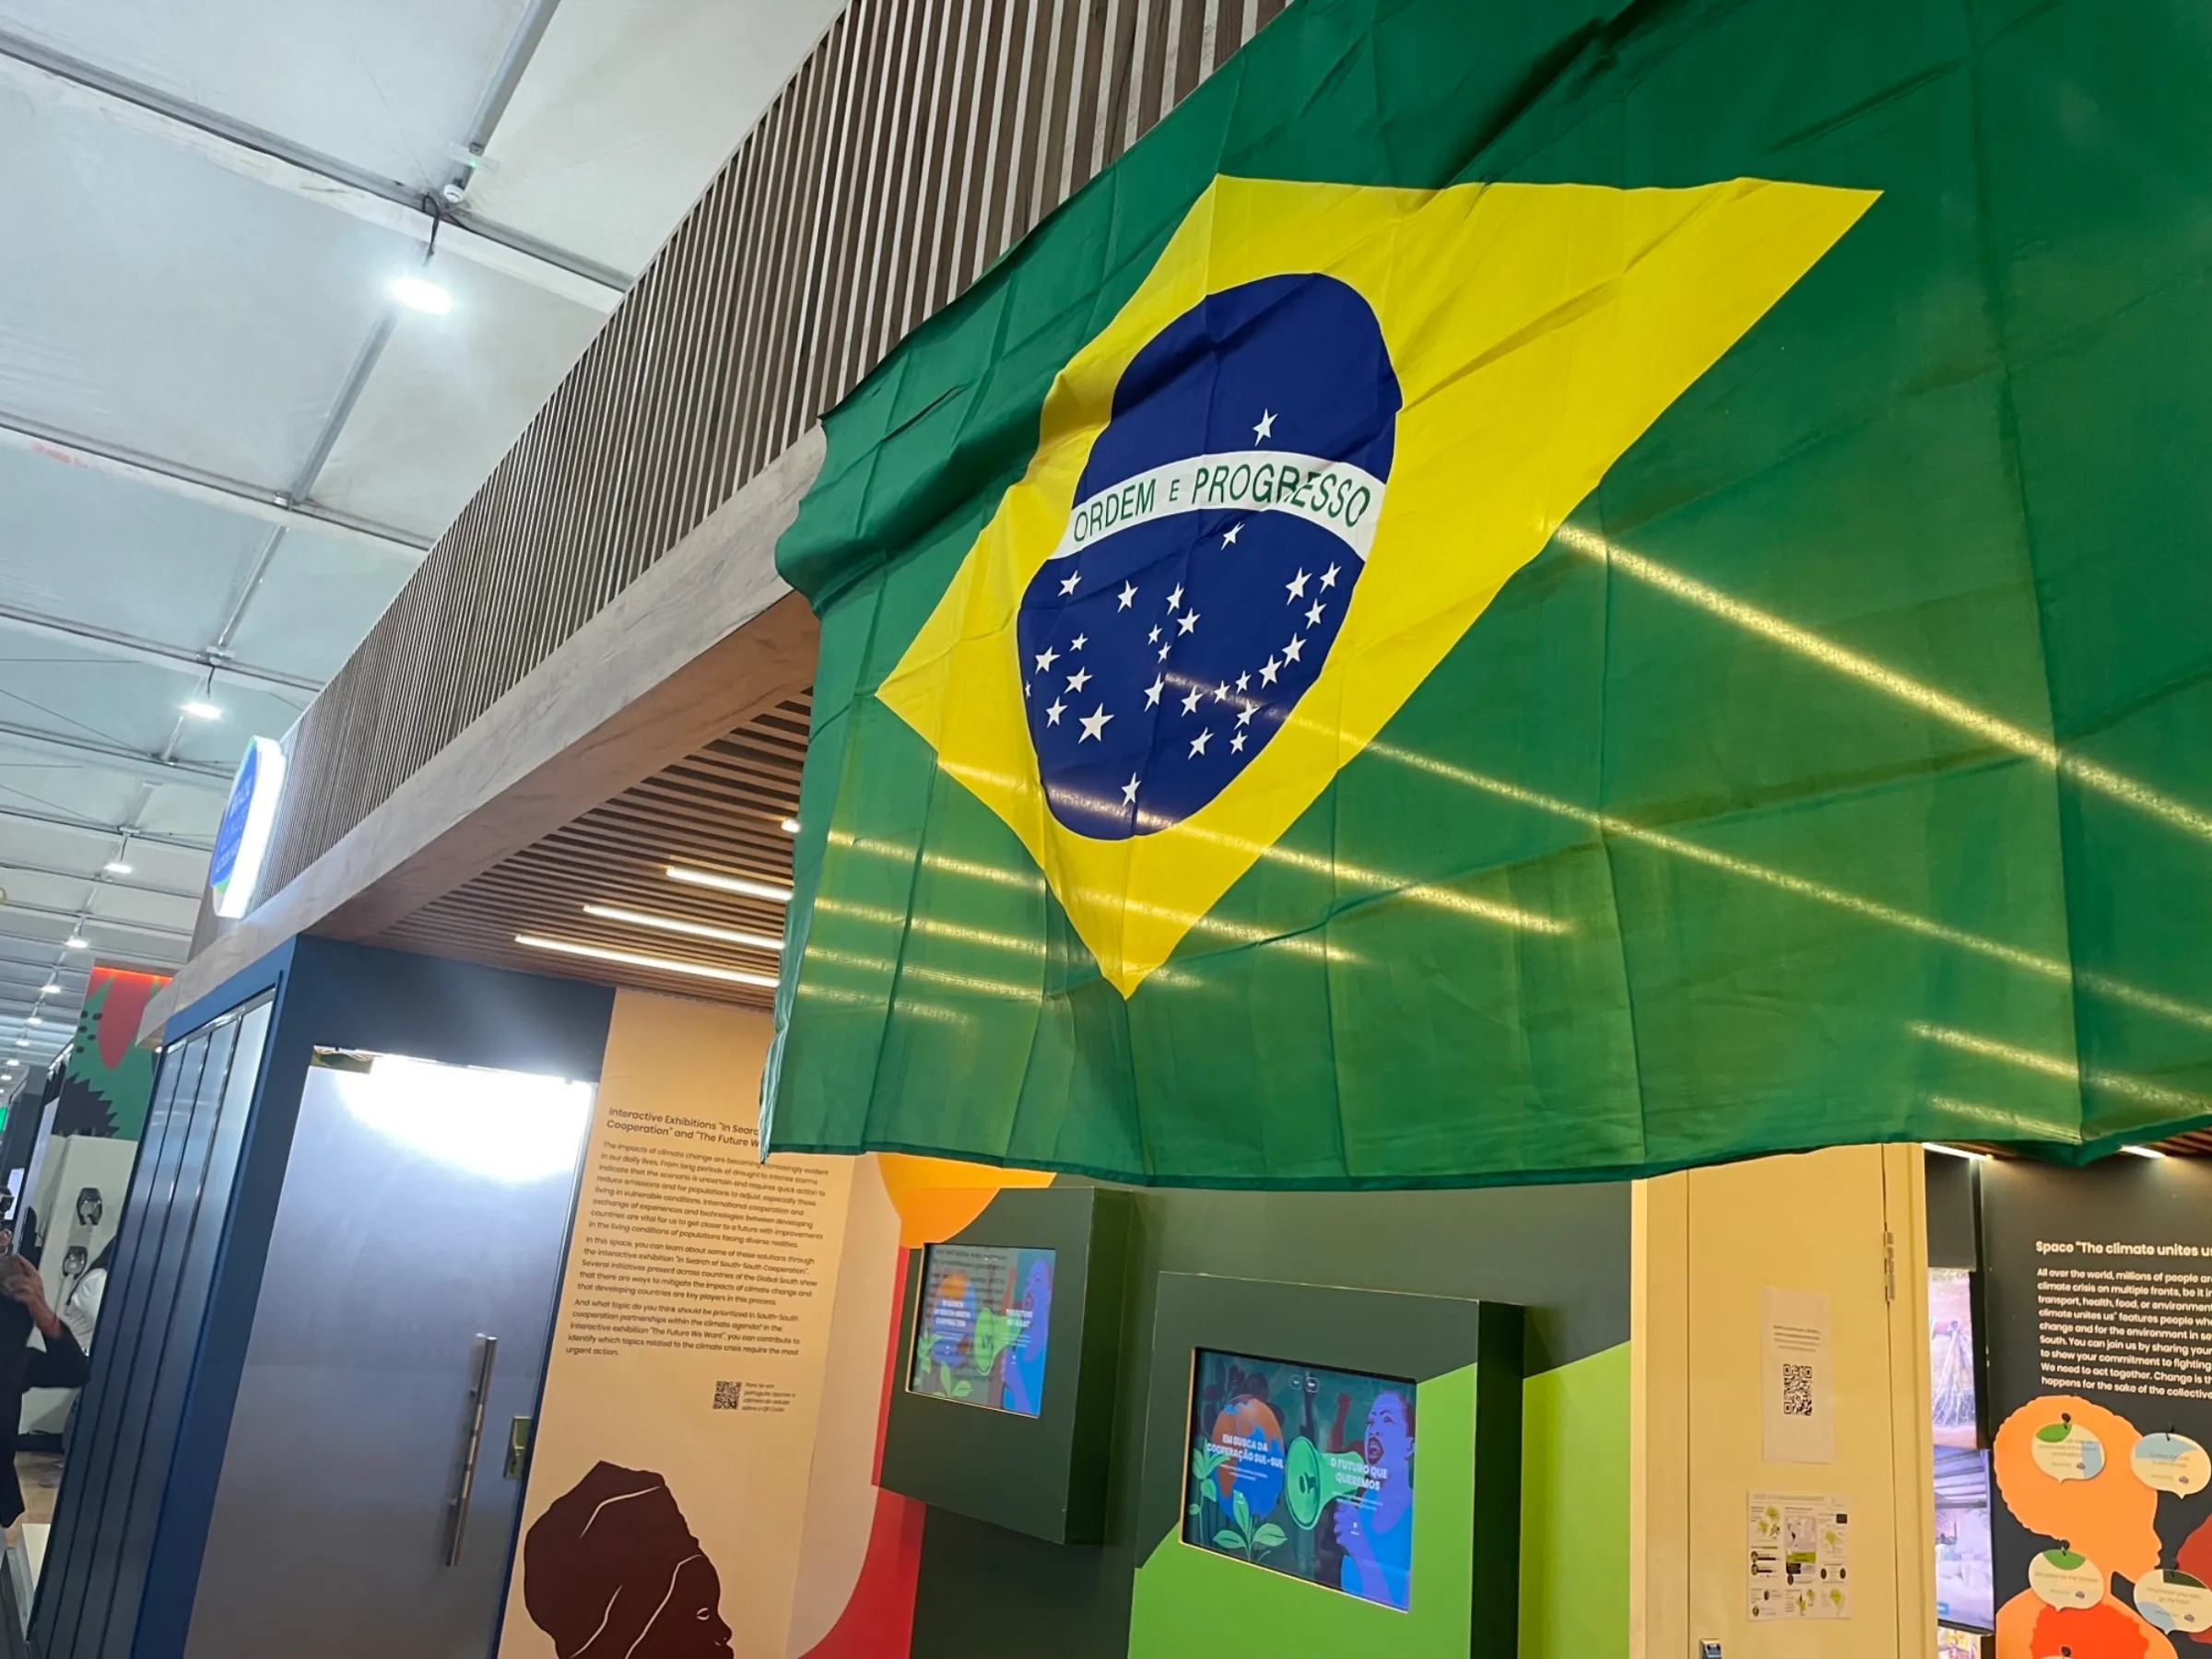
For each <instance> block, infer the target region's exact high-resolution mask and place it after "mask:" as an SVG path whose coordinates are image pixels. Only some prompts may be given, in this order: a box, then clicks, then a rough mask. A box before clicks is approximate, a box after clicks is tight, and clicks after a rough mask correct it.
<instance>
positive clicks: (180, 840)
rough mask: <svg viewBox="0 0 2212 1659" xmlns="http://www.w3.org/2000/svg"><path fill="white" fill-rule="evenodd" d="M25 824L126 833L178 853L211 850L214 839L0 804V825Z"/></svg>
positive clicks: (112, 836) (104, 835) (115, 835)
mask: <svg viewBox="0 0 2212 1659" xmlns="http://www.w3.org/2000/svg"><path fill="white" fill-rule="evenodd" d="M5 824H29V825H32V826H34V827H35V828H37V829H41V830H62V831H64V832H65V833H66V834H71V835H90V836H97V837H99V838H100V840H101V841H118V840H121V839H122V838H124V837H125V836H127V837H129V838H130V839H131V840H132V841H138V842H142V843H143V844H145V845H147V846H149V847H171V848H173V849H175V850H176V851H177V852H179V853H212V852H213V851H214V850H215V842H214V841H213V840H211V839H203V838H200V837H196V836H190V835H166V834H163V833H161V832H160V831H159V830H134V829H132V828H131V827H130V826H129V825H128V824H102V823H99V822H97V821H95V820H94V819H91V818H65V817H63V816H62V815H61V814H59V813H47V812H26V811H25V810H24V809H23V808H22V807H20V806H0V825H5Z"/></svg>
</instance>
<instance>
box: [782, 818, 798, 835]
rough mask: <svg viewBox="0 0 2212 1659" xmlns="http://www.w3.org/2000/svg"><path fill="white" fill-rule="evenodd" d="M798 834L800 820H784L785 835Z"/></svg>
mask: <svg viewBox="0 0 2212 1659" xmlns="http://www.w3.org/2000/svg"><path fill="white" fill-rule="evenodd" d="M798 832H799V820H798V819H797V818H785V819H784V820H783V833H784V834H786V835H796V834H797V833H798Z"/></svg>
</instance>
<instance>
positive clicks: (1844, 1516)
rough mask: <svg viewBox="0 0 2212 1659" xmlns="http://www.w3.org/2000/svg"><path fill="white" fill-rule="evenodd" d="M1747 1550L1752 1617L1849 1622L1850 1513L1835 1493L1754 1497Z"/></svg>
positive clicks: (1748, 1519)
mask: <svg viewBox="0 0 2212 1659" xmlns="http://www.w3.org/2000/svg"><path fill="white" fill-rule="evenodd" d="M1746 1522H1747V1525H1746V1528H1745V1538H1744V1542H1745V1546H1746V1551H1747V1565H1748V1570H1749V1571H1748V1582H1747V1586H1746V1587H1747V1592H1748V1606H1747V1609H1746V1610H1747V1612H1748V1613H1749V1615H1750V1617H1751V1618H1754V1619H1756V1620H1758V1621H1759V1622H1761V1623H1764V1622H1766V1621H1768V1620H1770V1619H1777V1618H1850V1617H1851V1512H1850V1508H1849V1506H1848V1505H1846V1504H1845V1503H1844V1501H1843V1500H1842V1499H1841V1498H1838V1497H1836V1496H1834V1495H1833V1494H1832V1493H1816V1494H1810V1495H1807V1494H1796V1493H1789V1492H1753V1493H1752V1494H1751V1499H1750V1502H1749V1504H1748V1506H1747V1515H1746Z"/></svg>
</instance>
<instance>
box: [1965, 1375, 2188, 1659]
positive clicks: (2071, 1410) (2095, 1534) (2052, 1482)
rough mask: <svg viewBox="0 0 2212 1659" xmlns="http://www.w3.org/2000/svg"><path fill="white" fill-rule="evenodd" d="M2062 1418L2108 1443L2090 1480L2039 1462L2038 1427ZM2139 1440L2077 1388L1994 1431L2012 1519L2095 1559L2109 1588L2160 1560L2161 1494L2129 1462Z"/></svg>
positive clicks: (2034, 1404) (2029, 1407)
mask: <svg viewBox="0 0 2212 1659" xmlns="http://www.w3.org/2000/svg"><path fill="white" fill-rule="evenodd" d="M2061 1418H2071V1419H2072V1420H2073V1423H2074V1425H2075V1426H2076V1427H2077V1428H2079V1429H2086V1430H2088V1432H2090V1433H2091V1434H2093V1435H2095V1436H2096V1437H2097V1439H2098V1441H2100V1443H2101V1444H2102V1446H2103V1448H2104V1466H2103V1467H2102V1468H2101V1469H2100V1471H2099V1472H2098V1473H2097V1474H2096V1475H2095V1476H2093V1477H2090V1478H2089V1479H2087V1480H2060V1479H2057V1478H2055V1477H2053V1476H2051V1475H2048V1474H2046V1473H2044V1471H2043V1470H2042V1468H2041V1466H2039V1465H2037V1463H2036V1461H2035V1455H2034V1448H2035V1436H2036V1430H2039V1429H2042V1428H2046V1427H2049V1426H2051V1425H2053V1424H2055V1423H2057V1422H2059V1421H2060V1419H2061ZM2141 1438H2142V1435H2141V1434H2140V1433H2139V1432H2138V1431H2137V1430H2136V1426H2135V1425H2134V1424H2133V1423H2131V1422H2129V1421H2128V1420H2127V1419H2126V1418H2124V1417H2122V1416H2121V1415H2120V1414H2119V1413H2118V1412H2116V1411H2110V1410H2107V1409H2106V1408H2105V1407H2104V1406H2099V1405H2097V1404H2095V1403H2094V1402H2093V1401H2089V1400H2085V1399H2082V1398H2081V1397H2080V1396H2079V1395H2077V1394H2043V1395H2041V1396H2039V1397H2038V1398H2036V1399H2032V1400H2030V1401H2029V1402H2028V1403H2027V1404H2026V1405H2025V1406H2021V1407H2020V1408H2019V1409H2018V1411H2015V1412H2014V1413H2013V1414H2012V1415H2011V1416H2010V1417H2008V1418H2006V1419H2005V1424H2004V1427H2002V1428H2001V1429H1999V1430H1997V1438H1996V1443H1995V1449H1994V1453H1993V1462H1994V1466H1995V1469H1996V1477H1997V1491H1998V1494H1999V1495H2000V1496H2001V1497H2002V1498H2003V1499H2004V1500H2005V1507H2006V1509H2008V1510H2010V1511H2011V1512H2012V1518H2013V1519H2014V1520H2016V1521H2018V1523H2019V1524H2021V1525H2022V1526H2024V1527H2026V1528H2027V1529H2028V1530H2029V1531H2030V1532H2032V1533H2041V1534H2042V1535H2043V1536H2044V1537H2046V1538H2049V1539H2051V1540H2052V1541H2053V1543H2057V1544H2064V1545H2065V1547H2067V1548H2068V1549H2071V1550H2074V1551H2076V1552H2077V1553H2078V1554H2081V1555H2085V1556H2087V1557H2088V1558H2089V1559H2090V1560H2092V1561H2094V1562H2096V1563H2097V1565H2098V1566H2099V1567H2100V1568H2102V1569H2103V1570H2104V1571H2105V1573H2106V1575H2107V1576H2106V1583H2107V1585H2108V1587H2109V1585H2110V1583H2111V1576H2110V1575H2112V1573H2115V1572H2116V1573H2118V1574H2119V1575H2120V1576H2121V1577H2122V1578H2124V1579H2127V1580H2129V1581H2131V1582H2132V1581H2134V1580H2136V1579H2138V1578H2141V1577H2142V1576H2143V1575H2144V1574H2145V1573H2146V1572H2148V1571H2150V1570H2151V1569H2152V1568H2154V1567H2156V1566H2157V1565H2158V1564H2159V1534H2158V1526H2157V1522H2158V1512H2159V1495H2158V1493H2157V1492H2156V1491H2154V1490H2153V1489H2152V1488H2149V1487H2147V1486H2145V1485H2144V1484H2143V1483H2142V1482H2141V1481H2140V1480H2137V1479H2136V1477H2135V1476H2134V1475H2133V1473H2132V1472H2131V1471H2130V1469H2129V1467H2128V1458H2129V1454H2130V1453H2133V1452H2134V1451H2135V1449H2136V1441H2138V1440H2140V1439H2141ZM2131 1617H2132V1615H2131ZM2146 1628H2148V1627H2146ZM2169 1651H2170V1652H2171V1648H2169Z"/></svg>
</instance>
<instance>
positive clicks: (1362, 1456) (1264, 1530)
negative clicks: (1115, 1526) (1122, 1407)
mask: <svg viewBox="0 0 2212 1659" xmlns="http://www.w3.org/2000/svg"><path fill="white" fill-rule="evenodd" d="M1414 1421H1415V1389H1414V1385H1413V1384H1412V1383H1410V1382H1399V1381H1398V1380H1396V1379H1394V1378H1389V1377H1375V1376H1369V1375H1365V1374H1363V1373H1360V1372H1357V1371H1326V1370H1323V1369H1320V1368H1318V1367H1314V1366H1303V1365H1296V1364H1292V1363H1289V1362H1288V1361H1283V1360H1274V1359H1249V1358H1246V1357H1243V1356H1241V1355H1233V1354H1220V1353H1212V1352H1201V1353H1200V1354H1199V1355H1198V1356H1197V1359H1196V1362H1195V1365H1194V1369H1193V1379H1192V1390H1191V1464H1190V1473H1189V1478H1188V1480H1187V1482H1186V1486H1185V1494H1184V1496H1185V1501H1184V1511H1185V1516H1184V1523H1183V1540H1184V1542H1185V1543H1188V1544H1192V1545H1194V1546H1196V1547H1198V1548H1201V1549H1206V1550H1209V1551H1211V1552H1213V1553H1215V1554H1217V1555H1228V1556H1233V1557H1235V1558H1237V1559H1241V1560H1246V1561H1250V1562H1252V1563H1253V1565H1254V1566H1259V1567H1265V1568H1267V1569H1269V1570H1270V1571H1276V1572H1280V1573H1284V1574H1286V1575H1288V1576H1289V1577H1292V1578H1300V1579H1304V1580H1306V1581H1307V1582H1308V1583H1315V1584H1321V1585H1324V1586H1326V1587H1328V1588H1330V1589H1333V1590H1340V1591H1342V1592H1343V1593H1344V1594H1347V1595H1356V1596H1358V1597H1359V1598H1360V1599H1361V1600H1363V1601H1371V1602H1376V1603H1379V1604H1381V1605H1382V1606H1390V1607H1397V1608H1400V1609H1404V1608H1406V1607H1407V1606H1410V1604H1411V1598H1412V1576H1413V1526H1414V1515H1413V1501H1414V1484H1413V1475H1414V1446H1415V1439H1416V1436H1415V1432H1414Z"/></svg>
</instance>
